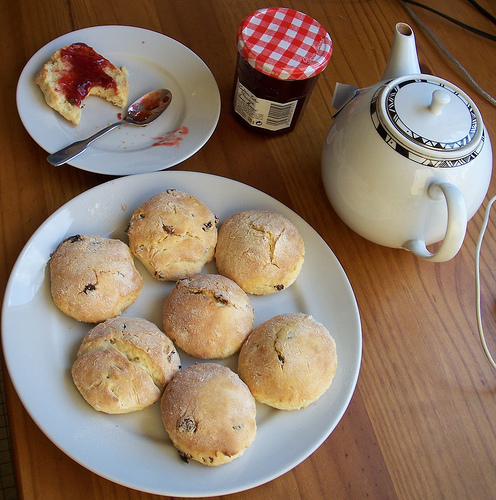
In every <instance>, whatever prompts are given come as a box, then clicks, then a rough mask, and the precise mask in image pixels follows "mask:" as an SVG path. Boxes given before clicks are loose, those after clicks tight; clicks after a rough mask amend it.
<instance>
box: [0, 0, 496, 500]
mask: <svg viewBox="0 0 496 500" xmlns="http://www.w3.org/2000/svg"><path fill="white" fill-rule="evenodd" d="M425 3H426V4H428V5H430V6H431V7H433V8H437V9H439V10H442V11H444V12H446V9H448V10H449V14H450V15H451V16H452V17H456V18H457V19H460V20H463V21H464V22H466V23H468V24H471V25H473V26H476V27H478V28H479V29H482V30H484V31H487V32H489V33H491V34H492V35H496V26H495V24H494V23H492V22H491V21H490V20H488V19H487V18H485V17H484V16H482V15H481V13H480V12H478V11H477V10H476V9H475V8H474V7H473V6H472V5H471V4H470V3H469V2H468V1H465V0H452V1H451V2H444V1H441V0H425ZM480 4H481V5H483V6H484V7H485V8H486V9H487V10H489V11H490V12H491V13H492V15H496V3H495V2H494V0H480ZM281 5H282V4H281ZM267 6H268V5H267V4H265V3H264V2H261V1H259V0H140V1H139V2H137V1H135V0H118V1H117V0H106V1H97V0H85V1H75V0H51V1H50V2H39V1H37V0H19V1H17V2H14V1H11V2H2V3H1V5H0V47H1V48H2V62H1V64H0V86H1V92H0V109H1V113H2V120H1V121H0V204H1V205H0V221H1V222H0V251H1V255H2V259H1V261H0V281H1V294H2V295H1V296H2V298H3V295H4V291H5V286H6V283H7V280H8V277H9V274H10V271H11V269H12V266H13V265H14V263H15V261H16V259H17V257H18V255H19V253H20V251H21V249H22V248H23V246H24V245H25V243H26V242H27V240H28V239H29V237H30V236H31V235H32V234H33V232H34V231H35V230H36V229H37V228H38V226H39V225H40V224H41V223H42V222H43V221H44V220H45V219H46V218H47V217H48V216H49V215H50V214H52V213H53V212H54V211H55V210H57V209H58V208H59V207H60V206H61V205H62V204H64V203H65V202H67V201H69V200H71V199H72V198H73V197H74V196H76V195H78V194H80V193H82V192H83V191H85V190H87V189H89V188H91V187H93V186H96V185H98V184H101V183H102V182H104V181H107V180H109V177H108V176H104V175H99V174H93V173H88V172H85V171H82V170H79V169H76V168H72V167H69V166H66V167H62V168H55V167H52V166H51V165H49V164H48V163H47V161H46V156H47V153H46V152H45V151H44V150H43V149H42V148H41V147H39V146H38V145H37V144H36V143H35V142H34V141H33V139H32V138H31V137H30V136H29V134H28V133H27V132H26V130H25V129H24V127H23V125H22V123H21V121H20V119H19V117H18V114H17V109H16V93H15V91H16V85H17V81H18V78H19V75H20V73H21V71H22V68H23V67H24V65H25V64H26V63H27V61H28V60H29V58H30V57H31V56H32V55H33V54H34V53H35V52H36V51H37V50H38V49H39V48H41V47H42V46H44V45H45V44H46V43H48V42H50V41H51V40H52V39H54V38H56V37H58V36H60V35H62V34H65V33H68V32H70V31H73V30H76V29H80V28H84V27H89V26H95V25H107V24H119V25H130V26H139V27H142V28H147V29H150V30H155V31H158V32H161V33H164V34H166V35H167V36H169V37H171V38H174V39H176V40H177V41H179V42H180V43H182V44H184V45H186V46H187V47H189V48H190V49H191V50H193V51H194V52H195V53H196V54H197V55H198V56H199V57H200V58H202V59H203V60H204V61H205V63H206V64H207V65H208V67H209V68H210V69H211V71H212V73H213V75H214V77H215V79H216V81H217V83H218V86H219V89H220V93H221V100H222V110H221V115H220V120H219V123H218V126H217V129H216V130H215V132H214V134H213V136H212V137H211V139H210V140H209V141H208V142H207V144H206V145H205V146H204V147H203V148H202V149H201V150H200V151H199V152H198V153H197V154H195V155H194V156H192V157H191V158H190V159H188V160H186V161H185V162H183V163H181V164H180V165H177V166H175V167H173V168H174V170H189V171H196V172H207V173H212V174H217V175H220V176H224V177H229V178H231V179H235V180H238V181H241V182H243V183H246V184H249V185H251V186H253V187H255V188H258V189H260V190H262V191H264V192H265V193H267V194H269V195H271V196H273V197H274V198H276V199H277V200H279V201H281V202H282V203H284V204H285V205H287V206H289V207H290V208H292V209H293V210H294V211H295V212H296V213H298V214H299V215H300V216H301V217H303V219H305V220H306V221H307V222H308V223H309V224H310V225H311V226H312V227H313V228H314V229H315V230H316V231H317V232H318V233H319V234H320V235H321V236H322V238H323V239H324V240H325V241H326V242H327V244H328V245H329V247H330V248H331V249H332V251H333V252H334V253H335V255H336V256H337V258H338V259H339V261H340V262H341V264H342V266H343V268H344V270H345V271H346V273H347V275H348V278H349V280H350V283H351V285H352V287H353V289H354V292H355V295H356V298H357V302H358V305H359V309H360V315H361V321H362V328H363V359H362V366H361V372H360V376H359V380H358V385H357V388H356V390H355V393H354V396H353V399H352V401H351V403H350V405H349V408H348V409H347V411H346V413H345V415H344V416H343V418H342V420H341V421H340V423H339V424H338V426H337V427H336V429H335V430H334V431H333V432H332V434H331V435H330V436H329V438H328V439H327V440H326V441H325V442H324V443H323V444H322V445H321V446H320V447H319V448H318V449H317V451H315V453H313V454H312V455H311V456H310V457H309V458H308V459H306V460H305V461H304V462H302V463H301V464H300V465H298V466H297V467H295V468H294V469H293V470H291V471H290V472H288V473H286V474H284V475H283V476H282V477H279V478H278V479H275V480H273V481H271V482H269V483H267V484H264V485H262V486H259V487H257V488H254V489H252V490H250V491H246V492H239V493H237V494H233V495H229V496H226V497H223V498H229V499H233V500H235V499H250V500H251V499H260V500H262V499H267V498H272V499H281V500H282V499H288V500H298V499H305V500H318V499H345V498H349V499H365V498H369V499H405V500H406V499H422V500H425V499H440V498H444V499H488V500H489V499H493V498H496V392H495V391H496V372H495V371H494V370H493V369H492V368H491V366H490V365H489V363H488V362H487V360H486V358H485V356H484V353H483V351H482V348H481V344H480V341H479V338H478V333H477V324H476V315H475V280H474V276H475V275H474V255H475V248H476V242H477V239H478V236H479V232H480V229H481V225H482V220H483V217H484V212H485V207H486V205H487V202H488V200H489V198H490V197H492V196H494V195H495V194H496V180H493V181H492V184H491V186H490V189H489V193H488V196H487V198H486V200H485V202H484V204H483V206H482V207H481V209H480V210H479V211H478V212H477V214H476V215H475V216H474V217H473V219H472V220H471V221H470V222H469V223H468V229H467V235H466V239H465V242H464V245H463V247H462V249H461V251H460V252H459V254H458V255H457V256H456V257H455V258H454V259H452V260H451V261H449V262H446V263H441V264H433V263H429V262H425V261H421V260H419V259H418V258H416V257H414V256H413V255H412V254H410V253H409V252H406V251H403V250H394V249H389V248H384V247H381V246H378V245H375V244H373V243H370V242H368V241H366V240H364V239H363V238H361V237H360V236H358V235H357V234H355V233H354V232H353V231H351V230H350V229H349V228H348V227H347V226H346V225H345V224H344V223H343V222H342V221H341V220H340V219H339V218H338V217H337V215H336V214H335V213H334V211H333V209H332V207H331V205H330V204H329V202H328V200H327V198H326V195H325V191H324V187H323V184H322V178H321V165H320V156H321V152H322V146H323V144H324V139H325V136H326V133H327V130H328V128H329V126H330V124H331V115H332V113H333V109H332V107H331V98H332V94H333V91H334V86H335V83H336V82H343V83H352V84H355V85H357V86H359V87H365V86H368V85H371V84H373V83H375V82H377V81H378V80H379V79H380V77H381V74H382V72H383V70H384V68H385V65H386V61H387V58H388V55H389V50H390V46H391V43H392V38H393V31H394V27H395V24H396V23H397V22H399V21H405V22H407V23H409V24H410V25H411V26H412V27H413V29H414V31H415V35H416V40H417V49H418V53H419V59H420V63H421V65H422V68H423V69H424V71H428V72H431V73H432V74H435V75H436V76H439V77H441V78H444V79H446V80H448V81H450V82H453V83H454V84H455V85H457V86H459V87H461V88H462V89H463V90H464V91H466V92H467V93H468V94H469V95H470V96H471V97H472V98H473V100H474V101H475V102H476V104H477V106H478V107H479V109H480V111H481V113H482V116H483V118H484V122H485V124H486V127H487V129H488V131H489V135H490V136H491V137H492V140H493V144H494V143H495V141H496V108H495V107H494V106H493V105H491V104H490V103H489V102H488V101H486V100H485V99H484V98H482V97H481V96H480V95H479V94H478V93H477V92H476V91H475V90H474V89H473V88H472V87H471V86H470V85H469V84H468V83H467V81H466V79H465V78H464V77H463V75H462V74H461V73H460V72H459V70H458V69H456V68H455V67H454V66H453V64H452V63H450V62H449V61H448V60H447V59H446V58H445V56H444V55H443V54H442V53H441V52H440V51H439V50H438V49H437V48H436V47H435V45H434V44H433V42H432V40H431V39H430V37H429V36H427V35H426V34H425V33H424V31H423V30H422V29H421V28H420V27H419V26H417V24H416V23H415V21H414V20H413V19H412V18H411V17H410V15H409V14H408V13H407V11H406V10H405V8H404V6H403V5H402V3H400V2H399V1H393V0H288V1H287V2H284V6H287V7H292V8H295V9H297V10H300V11H303V12H305V13H307V14H309V15H311V16H312V17H314V18H315V19H317V20H318V21H319V22H320V23H321V24H322V25H323V26H324V27H325V28H326V29H327V30H328V32H329V33H330V35H331V37H332V39H333V42H334V51H333V55H332V58H331V62H330V63H329V66H328V68H327V69H326V70H325V72H324V73H323V75H322V76H321V78H320V79H319V81H318V84H317V87H316V89H315V91H314V94H313V97H312V99H311V101H310V104H309V106H308V108H307V110H306V112H305V115H304V117H303V119H302V121H301V122H300V123H299V124H298V126H297V128H296V129H295V130H294V131H293V132H292V133H291V134H288V135H284V136H280V137H272V138H270V137H264V136H260V135H258V134H255V133H253V132H250V131H248V130H246V129H244V128H243V127H242V126H240V125H239V124H238V123H237V122H236V121H235V119H234V117H233V113H232V109H231V93H232V84H233V77H234V69H235V62H236V30H237V27H238V24H239V23H240V21H241V19H242V18H243V17H244V16H246V15H247V14H249V13H250V12H252V11H253V10H255V9H258V8H262V7H267ZM411 8H412V10H414V12H415V13H416V14H417V15H418V16H419V18H420V19H421V20H422V21H423V22H424V23H426V25H428V26H429V28H430V29H432V30H433V31H434V32H435V34H436V35H437V37H438V38H439V39H440V40H441V41H442V43H443V44H444V45H445V47H446V48H447V49H448V50H449V51H450V52H451V53H452V54H453V55H454V56H455V57H456V58H457V59H458V60H459V61H460V63H461V64H462V65H463V66H464V67H465V68H466V69H467V70H468V72H469V73H470V74H471V75H472V77H473V78H474V79H475V80H476V81H477V82H478V83H479V84H480V85H481V86H482V87H483V88H484V89H485V90H486V91H487V92H489V93H490V94H492V95H493V96H496V79H495V75H496V42H494V41H492V40H489V39H486V38H483V37H480V36H478V35H476V34H473V33H469V32H467V31H466V30H464V29H463V28H461V27H459V26H456V25H455V24H453V23H451V22H449V21H448V20H446V19H443V18H441V17H439V16H437V15H436V14H434V13H432V12H429V11H427V10H425V9H421V8H420V7H416V6H411ZM493 150H494V146H493ZM495 220H496V215H493V216H492V217H491V219H490V222H489V225H488V229H487V233H486V237H485V240H484V245H483V248H482V256H481V283H482V303H481V307H482V314H483V320H484V326H485V330H486V333H487V341H488V345H489V347H490V349H492V351H493V352H496V333H495V332H496V311H495V300H496V265H495V261H496V227H495V223H494V221H495ZM5 371H6V370H5ZM6 375H7V374H6ZM35 376H36V374H35V373H33V377H35ZM6 392H7V398H8V410H9V421H10V430H11V435H12V441H13V451H14V460H15V468H16V478H17V485H18V491H19V496H20V498H24V499H39V500H44V499H50V500H58V499H61V500H65V499H71V500H77V499H98V500H103V499H105V500H108V499H119V500H131V499H132V500H137V499H140V500H151V499H158V498H160V497H157V496H155V495H150V494H146V493H142V492H138V491H135V490H132V489H128V488H125V487H123V486H119V485H117V484H114V483H112V482H110V481H108V480H106V479H103V478H101V477H100V476H98V475H96V474H93V473H91V472H89V471H88V470H86V469H85V468H83V467H81V466H80V465H78V464H77V463H76V462H74V461H73V460H72V459H70V458H69V457H67V456H66V455H65V454H64V453H63V452H62V451H60V450H59V449H58V448H57V447H56V446H54V445H53V444H52V443H51V442H50V441H49V440H48V438H47V437H45V436H44V434H43V433H42V432H41V431H40V430H39V429H38V427H37V426H36V425H35V424H34V422H33V421H32V420H31V417H30V416H29V415H28V414H27V412H26V411H25V409H24V408H23V406H22V404H21V403H20V401H19V399H18V397H17V395H16V393H15V390H14V388H13V387H12V385H11V383H10V381H9V380H8V377H7V380H6ZM281 453H284V450H281ZM161 498H165V497H161Z"/></svg>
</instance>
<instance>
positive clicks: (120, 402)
mask: <svg viewBox="0 0 496 500" xmlns="http://www.w3.org/2000/svg"><path fill="white" fill-rule="evenodd" d="M180 368H181V361H180V359H179V354H178V353H177V351H176V349H175V347H174V344H173V342H172V340H170V339H169V338H168V337H167V336H166V335H165V334H164V333H163V332H162V331H160V329H159V328H158V327H157V326H156V325H154V324H153V323H150V322H149V321H147V320H145V319H141V318H126V317H119V318H112V319H109V320H107V321H105V322H104V323H100V324H99V325H97V326H95V327H94V328H92V329H91V330H90V331H89V332H88V333H87V334H86V336H85V337H84V339H83V341H82V343H81V346H80V347H79V351H78V353H77V359H76V361H75V362H74V364H73V366H72V378H73V380H74V383H75V385H76V387H77V388H78V390H79V392H80V393H81V395H82V396H83V397H84V399H85V400H86V401H87V402H88V403H89V404H90V405H91V406H92V407H93V408H94V409H95V410H97V411H101V412H105V413H111V414H117V413H129V412H132V411H137V410H141V409H143V408H145V407H147V406H150V405H151V404H153V403H155V401H157V400H158V399H160V396H161V395H162V392H163V390H164V387H165V386H166V385H167V384H168V383H169V381H170V380H171V379H172V378H173V377H174V376H175V375H176V373H178V371H179V370H180Z"/></svg>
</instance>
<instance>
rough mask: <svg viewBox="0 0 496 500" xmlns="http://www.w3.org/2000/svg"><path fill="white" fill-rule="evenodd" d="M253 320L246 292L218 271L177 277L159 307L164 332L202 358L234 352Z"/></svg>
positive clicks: (251, 307) (220, 356) (228, 354)
mask: <svg viewBox="0 0 496 500" xmlns="http://www.w3.org/2000/svg"><path fill="white" fill-rule="evenodd" d="M253 322H254V311H253V306H252V305H251V303H250V299H249V298H248V296H247V295H246V293H245V292H244V291H243V290H242V289H241V287H240V286H239V285H237V284H236V283H235V282H234V281H232V280H230V279H229V278H226V277H225V276H222V275H218V274H198V275H196V276H193V277H190V278H183V279H181V280H179V281H177V282H176V286H175V288H174V289H173V290H172V292H171V293H170V294H169V296H168V297H167V300H166V301H165V304H164V307H163V327H164V332H165V333H166V334H167V335H168V336H169V337H170V338H171V339H172V340H173V341H174V342H175V344H176V345H177V346H178V347H180V348H181V349H183V350H184V351H185V352H187V353H188V354H191V355H192V356H195V357H197V358H202V359H214V358H218V359H222V358H227V357H228V356H231V355H232V354H234V353H235V352H237V351H238V350H239V349H240V347H241V344H242V343H243V342H244V341H245V339H246V337H247V336H248V334H249V333H250V332H251V330H252V328H253Z"/></svg>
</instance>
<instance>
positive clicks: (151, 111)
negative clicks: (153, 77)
mask: <svg viewBox="0 0 496 500" xmlns="http://www.w3.org/2000/svg"><path fill="white" fill-rule="evenodd" d="M171 101H172V94H171V92H170V91H169V90H167V89H158V90H153V91H152V92H148V94H145V95H144V96H142V97H140V98H139V99H137V100H136V101H134V102H133V103H132V104H131V105H130V106H129V108H127V111H126V115H125V116H124V118H123V119H122V120H119V121H118V122H115V123H112V124H111V125H109V126H108V127H105V128H104V129H102V130H100V131H99V132H97V133H96V134H94V135H92V136H91V137H88V138H87V139H84V140H82V141H77V142H74V143H73V144H71V145H69V146H67V147H65V148H63V149H61V150H60V151H57V152H55V153H53V154H51V155H50V156H48V158H47V160H48V162H49V163H51V164H52V165H55V166H56V167H59V166H60V165H63V164H64V163H67V162H68V161H69V160H72V159H73V158H75V157H76V156H78V155H80V154H81V153H82V152H83V151H84V150H85V149H86V148H87V147H88V145H89V144H91V143H92V142H93V141H94V140H96V139H98V138H99V137H101V136H102V135H104V134H106V133H107V132H110V131H111V130H113V129H114V128H117V127H119V126H120V125H141V126H144V125H147V124H148V123H151V122H152V121H153V120H155V118H158V117H159V116H160V115H161V114H162V113H163V112H164V111H165V110H166V109H167V108H168V106H169V104H170V103H171Z"/></svg>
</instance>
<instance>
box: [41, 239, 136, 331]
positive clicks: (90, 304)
mask: <svg viewBox="0 0 496 500" xmlns="http://www.w3.org/2000/svg"><path fill="white" fill-rule="evenodd" d="M49 267H50V289H51V294H52V298H53V302H54V303H55V305H56V306H57V307H58V308H59V309H60V310H61V311H62V312H63V313H65V314H67V315H68V316H71V317H72V318H74V319H77V320H78V321H84V322H86V323H99V322H100V321H105V320H106V319H108V318H113V317H115V316H119V315H120V314H122V313H123V311H124V310H126V309H127V308H128V307H129V306H130V305H131V304H132V303H134V302H135V300H136V299H137V298H138V296H139V294H140V292H141V289H142V287H143V278H142V277H141V275H140V274H139V272H138V271H137V270H136V267H135V265H134V259H133V256H132V255H131V251H130V250H129V247H128V246H127V245H126V244H125V243H124V242H123V241H120V240H116V239H110V238H104V237H101V236H95V235H80V234H77V235H75V236H71V237H69V238H67V239H65V240H64V241H63V242H62V243H61V244H60V245H59V246H58V247H57V249H56V250H55V251H54V252H53V253H52V255H51V257H50V261H49Z"/></svg>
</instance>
